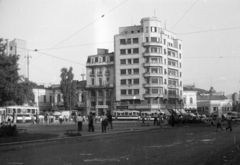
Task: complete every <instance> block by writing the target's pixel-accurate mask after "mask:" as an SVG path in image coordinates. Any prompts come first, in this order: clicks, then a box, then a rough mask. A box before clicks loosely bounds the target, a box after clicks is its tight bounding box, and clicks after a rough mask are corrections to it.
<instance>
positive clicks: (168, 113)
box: [161, 109, 171, 116]
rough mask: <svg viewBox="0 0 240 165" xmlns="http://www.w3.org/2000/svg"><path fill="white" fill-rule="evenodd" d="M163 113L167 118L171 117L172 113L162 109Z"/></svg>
mask: <svg viewBox="0 0 240 165" xmlns="http://www.w3.org/2000/svg"><path fill="white" fill-rule="evenodd" d="M161 111H162V112H163V113H164V114H165V115H166V116H171V113H170V112H169V111H168V110H167V109H161Z"/></svg>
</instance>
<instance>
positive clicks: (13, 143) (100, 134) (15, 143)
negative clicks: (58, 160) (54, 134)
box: [0, 127, 167, 146]
mask: <svg viewBox="0 0 240 165" xmlns="http://www.w3.org/2000/svg"><path fill="white" fill-rule="evenodd" d="M166 128H167V127H165V128H164V129H166ZM155 129H159V127H157V128H149V129H135V130H134V129H131V130H129V131H119V132H113V133H98V134H93V135H84V136H74V137H59V138H52V139H41V140H30V141H21V142H12V143H2V144H0V146H13V145H20V144H31V143H42V142H51V141H58V140H67V139H77V138H82V137H95V136H104V135H113V134H122V133H130V132H144V131H151V130H155Z"/></svg>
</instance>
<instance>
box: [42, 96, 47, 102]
mask: <svg viewBox="0 0 240 165" xmlns="http://www.w3.org/2000/svg"><path fill="white" fill-rule="evenodd" d="M46 101H47V100H46V95H44V96H43V102H44V103H46Z"/></svg>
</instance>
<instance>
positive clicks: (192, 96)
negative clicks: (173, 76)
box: [183, 86, 198, 113]
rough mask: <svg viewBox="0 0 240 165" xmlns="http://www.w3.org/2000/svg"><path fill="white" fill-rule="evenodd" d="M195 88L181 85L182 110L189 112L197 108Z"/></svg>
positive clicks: (193, 111)
mask: <svg viewBox="0 0 240 165" xmlns="http://www.w3.org/2000/svg"><path fill="white" fill-rule="evenodd" d="M197 92H198V91H197V90H196V89H195V87H194V86H184V87H183V104H184V110H185V111H186V112H189V113H191V112H192V113H195V112H196V110H197Z"/></svg>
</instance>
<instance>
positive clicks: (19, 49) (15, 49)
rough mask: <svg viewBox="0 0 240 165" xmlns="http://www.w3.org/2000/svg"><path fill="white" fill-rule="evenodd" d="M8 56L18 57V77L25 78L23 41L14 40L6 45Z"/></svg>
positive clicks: (24, 46) (25, 54)
mask: <svg viewBox="0 0 240 165" xmlns="http://www.w3.org/2000/svg"><path fill="white" fill-rule="evenodd" d="M8 54H12V55H13V54H17V55H19V61H18V64H19V65H18V67H19V69H20V70H19V71H18V73H19V75H22V76H24V77H27V76H28V75H27V74H28V73H27V43H26V41H24V40H20V39H14V40H12V41H9V43H8Z"/></svg>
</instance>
